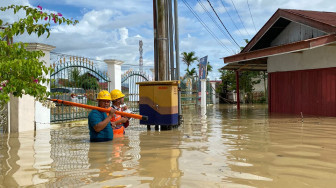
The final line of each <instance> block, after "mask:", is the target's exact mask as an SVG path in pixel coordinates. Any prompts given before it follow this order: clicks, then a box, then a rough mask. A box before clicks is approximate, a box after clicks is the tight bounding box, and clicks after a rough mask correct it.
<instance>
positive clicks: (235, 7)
mask: <svg viewBox="0 0 336 188" xmlns="http://www.w3.org/2000/svg"><path fill="white" fill-rule="evenodd" d="M231 2H232V4H233V7H234V9H235V10H236V12H237V15H238V17H239V20H240V21H241V23H242V25H243V27H244V29H245V31H246V33H247V34H248V35H249V36H251V35H250V33H249V32H248V31H247V29H246V27H245V25H244V22H243V20H242V19H241V17H240V15H239V13H238V10H237V8H236V5H235V4H234V2H233V0H231Z"/></svg>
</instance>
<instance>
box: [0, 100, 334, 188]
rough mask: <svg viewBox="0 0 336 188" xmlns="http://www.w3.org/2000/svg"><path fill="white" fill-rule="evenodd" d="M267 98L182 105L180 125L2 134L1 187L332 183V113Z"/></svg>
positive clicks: (76, 127) (75, 125) (82, 125)
mask: <svg viewBox="0 0 336 188" xmlns="http://www.w3.org/2000/svg"><path fill="white" fill-rule="evenodd" d="M303 116H304V117H303V119H302V118H301V116H291V117H288V116H273V115H272V116H271V117H269V116H268V114H267V108H266V106H261V105H254V106H242V110H241V113H240V114H237V111H236V109H235V107H234V106H231V105H230V106H228V105H214V106H209V107H208V108H207V113H206V114H204V111H202V110H201V109H198V108H197V109H195V108H190V109H184V123H183V125H181V126H180V127H179V128H178V129H174V130H168V131H155V130H154V128H153V129H152V130H151V131H147V129H146V127H145V126H141V125H133V126H132V127H129V128H128V129H127V130H126V135H125V136H123V137H117V138H115V139H114V140H113V141H111V142H105V143H90V142H89V135H88V129H87V125H86V124H85V123H73V124H71V125H62V126H53V128H52V129H51V130H39V131H36V132H35V133H34V132H25V133H21V134H20V135H14V134H11V135H7V134H5V135H2V136H1V137H0V139H1V140H0V147H1V148H0V161H1V166H0V171H1V175H0V187H20V186H29V187H35V186H38V187H203V188H204V187H335V185H336V134H335V132H336V118H330V117H329V118H320V117H306V116H305V115H303Z"/></svg>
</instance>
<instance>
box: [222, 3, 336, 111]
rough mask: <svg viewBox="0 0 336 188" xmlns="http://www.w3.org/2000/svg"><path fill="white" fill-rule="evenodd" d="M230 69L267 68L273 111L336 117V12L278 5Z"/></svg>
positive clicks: (233, 59) (230, 63)
mask: <svg viewBox="0 0 336 188" xmlns="http://www.w3.org/2000/svg"><path fill="white" fill-rule="evenodd" d="M224 62H225V63H227V65H225V66H224V67H223V69H226V70H239V71H243V70H264V71H265V70H267V72H268V96H269V99H268V101H269V102H268V103H269V112H271V113H285V114H301V112H302V113H303V114H310V115H319V116H336V13H335V12H317V11H305V10H289V9H278V10H277V11H276V12H275V13H274V15H273V16H272V17H271V18H270V19H269V20H268V21H267V22H266V24H265V25H264V26H263V27H262V28H261V29H260V30H259V31H258V33H257V34H256V35H255V36H254V37H253V38H252V40H251V41H250V42H249V43H248V44H247V45H246V47H245V48H244V49H243V50H242V51H241V53H239V54H236V55H233V56H229V57H225V58H224Z"/></svg>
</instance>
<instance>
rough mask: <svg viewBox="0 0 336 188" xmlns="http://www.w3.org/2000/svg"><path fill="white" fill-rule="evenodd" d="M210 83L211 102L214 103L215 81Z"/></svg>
mask: <svg viewBox="0 0 336 188" xmlns="http://www.w3.org/2000/svg"><path fill="white" fill-rule="evenodd" d="M210 83H211V90H212V103H213V104H216V82H210Z"/></svg>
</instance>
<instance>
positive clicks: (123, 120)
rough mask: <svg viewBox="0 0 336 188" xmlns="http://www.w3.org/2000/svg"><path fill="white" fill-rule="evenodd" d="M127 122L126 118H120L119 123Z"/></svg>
mask: <svg viewBox="0 0 336 188" xmlns="http://www.w3.org/2000/svg"><path fill="white" fill-rule="evenodd" d="M127 121H128V118H126V117H122V118H121V119H120V122H121V123H126V122H127Z"/></svg>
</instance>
